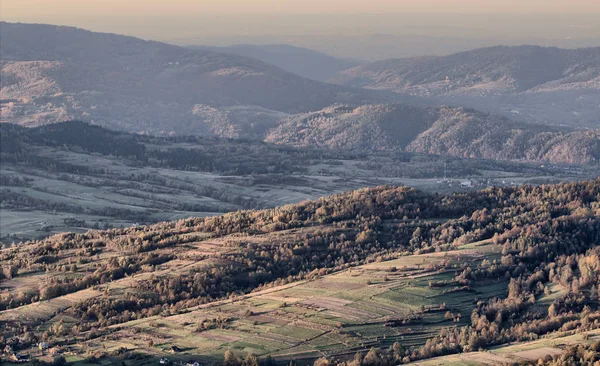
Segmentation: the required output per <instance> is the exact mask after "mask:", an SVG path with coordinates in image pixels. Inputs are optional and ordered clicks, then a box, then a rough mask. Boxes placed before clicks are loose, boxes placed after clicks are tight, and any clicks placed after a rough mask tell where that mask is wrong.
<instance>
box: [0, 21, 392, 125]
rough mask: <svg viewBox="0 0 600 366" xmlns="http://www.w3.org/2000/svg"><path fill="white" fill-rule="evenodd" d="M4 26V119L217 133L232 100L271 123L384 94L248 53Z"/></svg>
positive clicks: (242, 111) (247, 116) (251, 116)
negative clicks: (320, 79) (299, 72)
mask: <svg viewBox="0 0 600 366" xmlns="http://www.w3.org/2000/svg"><path fill="white" fill-rule="evenodd" d="M0 32H1V34H2V42H1V46H0V47H1V48H0V52H1V53H2V63H1V67H2V74H1V76H2V90H1V93H2V94H1V97H0V99H1V101H2V121H3V122H6V121H9V122H14V123H19V124H21V125H28V126H32V125H39V124H45V123H51V122H56V121H63V120H71V119H80V120H85V121H90V122H94V123H96V124H99V125H103V126H107V127H110V128H113V129H121V130H127V131H134V132H148V133H155V134H156V133H174V134H189V133H194V134H208V133H211V130H212V129H213V128H217V129H218V128H226V127H223V126H220V124H221V123H220V119H219V118H220V114H219V112H222V111H223V110H227V109H228V108H230V107H231V108H237V109H236V111H237V112H236V113H237V114H239V115H241V117H240V120H241V121H242V122H239V123H242V124H249V125H254V124H255V123H256V124H260V123H262V124H266V125H270V124H272V123H273V122H274V121H275V120H277V119H278V118H279V117H280V115H281V114H282V113H291V112H301V111H310V110H315V109H320V108H323V107H325V106H327V105H330V104H332V103H335V102H351V103H360V102H363V101H364V100H369V99H371V98H374V99H379V98H380V97H381V94H379V93H372V92H369V91H364V90H358V89H352V88H345V87H340V86H335V85H329V84H324V83H320V82H316V81H313V80H309V79H305V78H302V77H299V76H296V75H294V74H291V73H289V72H285V71H283V70H281V69H279V68H277V67H275V66H272V65H268V64H266V63H264V62H261V61H258V60H255V59H251V58H247V57H243V56H238V55H232V54H224V53H216V52H212V51H206V50H190V49H187V48H183V47H177V46H172V45H168V44H164V43H159V42H151V41H144V40H141V39H136V38H132V37H125V36H120V35H114V34H103V33H94V32H89V31H85V30H81V29H77V28H70V27H60V26H50V25H39V24H20V23H19V24H14V23H6V22H2V23H0ZM383 99H385V98H383ZM207 110H208V112H207ZM230 117H231V116H230ZM234 117H235V116H234ZM231 118H233V117H231ZM236 123H238V122H237V121H236ZM214 124H217V125H219V127H214Z"/></svg>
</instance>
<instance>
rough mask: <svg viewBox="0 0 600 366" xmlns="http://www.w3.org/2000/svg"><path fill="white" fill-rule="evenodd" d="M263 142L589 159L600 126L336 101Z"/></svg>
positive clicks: (598, 143)
mask: <svg viewBox="0 0 600 366" xmlns="http://www.w3.org/2000/svg"><path fill="white" fill-rule="evenodd" d="M265 141H268V142H273V143H279V144H287V145H293V146H319V147H330V148H344V149H357V150H371V151H382V150H383V151H410V152H421V153H427V154H437V155H449V156H459V157H469V158H486V159H497V160H527V161H548V162H553V163H571V164H590V163H597V162H598V161H599V159H600V133H599V131H598V130H590V131H573V130H570V129H566V128H556V127H551V126H544V125H532V124H526V123H520V122H514V121H511V120H508V119H506V118H504V117H498V116H493V115H489V114H486V113H482V112H478V111H475V110H471V109H465V108H458V107H421V106H410V105H403V104H386V105H365V106H361V107H358V108H352V107H344V106H336V107H329V108H325V109H323V110H321V111H318V112H310V113H304V114H299V115H295V116H291V117H288V118H287V119H285V121H284V122H283V123H282V124H281V125H279V126H278V127H277V128H274V129H273V130H271V131H270V132H269V134H268V135H267V137H266V139H265Z"/></svg>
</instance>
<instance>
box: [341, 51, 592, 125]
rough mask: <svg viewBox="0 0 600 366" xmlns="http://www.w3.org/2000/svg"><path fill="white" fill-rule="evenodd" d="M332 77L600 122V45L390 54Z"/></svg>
mask: <svg viewBox="0 0 600 366" xmlns="http://www.w3.org/2000/svg"><path fill="white" fill-rule="evenodd" d="M331 81H332V82H335V83H338V84H341V85H347V86H355V87H365V88H370V89H378V90H390V91H395V92H397V93H409V94H412V95H418V96H423V97H435V98H437V100H444V101H448V102H461V103H464V104H466V105H470V106H472V107H474V108H478V109H486V110H492V111H496V112H503V113H505V114H507V115H513V116H514V117H520V118H523V119H529V120H534V121H535V120H538V121H542V122H543V121H547V122H552V123H554V124H567V123H571V122H572V123H571V124H574V125H579V126H582V127H585V126H596V127H598V126H599V124H598V119H597V116H598V109H597V107H598V103H597V102H598V100H600V47H596V48H582V49H574V50H566V49H559V48H551V47H547V48H544V47H537V46H516V47H505V46H499V47H489V48H481V49H476V50H473V51H467V52H461V53H456V54H453V55H449V56H442V57H433V56H432V57H416V58H405V59H390V60H384V61H378V62H374V63H371V64H366V65H360V66H357V67H355V68H352V69H349V70H346V71H343V72H341V73H340V74H339V75H338V76H336V77H335V78H333V79H331Z"/></svg>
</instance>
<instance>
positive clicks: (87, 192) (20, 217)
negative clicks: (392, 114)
mask: <svg viewBox="0 0 600 366" xmlns="http://www.w3.org/2000/svg"><path fill="white" fill-rule="evenodd" d="M0 128H1V129H2V130H1V132H2V143H3V144H2V149H1V152H2V166H1V167H0V173H1V176H2V191H1V193H2V194H1V195H0V197H1V205H2V206H1V207H2V211H1V212H0V219H1V220H0V232H2V237H1V241H2V243H4V244H10V243H13V242H14V243H16V242H20V241H26V240H32V239H39V238H43V237H46V236H48V235H51V234H52V233H59V232H65V231H74V232H85V231H87V230H90V229H103V228H109V227H121V226H131V225H141V224H151V223H156V222H160V221H171V220H177V219H182V218H187V217H192V216H195V217H203V216H214V215H219V214H222V213H225V212H229V211H236V210H240V209H260V208H267V207H275V206H281V205H285V204H289V203H298V202H301V201H303V200H306V199H316V198H318V197H322V196H327V195H330V194H333V193H339V192H343V191H349V190H353V189H358V188H361V187H365V186H377V185H382V184H390V185H410V186H414V187H418V188H419V189H423V190H426V191H430V192H440V193H444V192H451V191H463V190H469V189H476V188H480V187H485V186H489V185H492V184H493V185H510V184H523V183H527V182H532V183H534V182H535V183H543V182H560V181H569V180H576V179H583V178H586V177H593V176H595V174H598V173H597V167H595V166H590V167H585V168H584V167H577V166H566V165H565V166H561V165H556V166H547V167H540V165H539V164H526V163H511V162H491V161H486V160H476V159H460V158H450V157H448V158H442V157H440V156H433V155H424V154H413V153H401V152H397V153H394V152H380V153H370V154H369V153H354V152H351V151H349V150H330V149H323V150H321V149H315V148H290V147H285V146H280V145H271V144H265V143H261V142H253V141H246V142H240V141H238V140H227V139H219V138H187V139H181V138H180V139H177V138H156V137H148V136H142V135H131V134H126V133H120V132H113V131H109V130H105V129H102V128H98V127H97V126H89V125H86V124H84V123H80V122H66V123H59V124H53V125H51V126H46V127H40V128H34V129H23V128H19V127H17V126H11V125H8V124H4V125H2V126H1V127H0ZM80 136H87V138H86V139H82V138H81V137H80ZM92 141H93V142H92ZM124 141H127V142H126V143H125V144H124V143H123V142H124ZM117 147H120V148H119V149H118V150H116V151H115V150H113V148H117ZM224 156H227V159H223V157H224ZM444 176H446V179H444ZM464 182H468V184H463V183H464Z"/></svg>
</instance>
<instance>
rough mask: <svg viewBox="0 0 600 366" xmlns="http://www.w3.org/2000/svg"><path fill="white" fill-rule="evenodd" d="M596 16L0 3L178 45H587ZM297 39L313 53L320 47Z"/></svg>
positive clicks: (374, 2)
mask: <svg viewBox="0 0 600 366" xmlns="http://www.w3.org/2000/svg"><path fill="white" fill-rule="evenodd" d="M598 17H600V0H160V1H159V0H0V18H1V19H2V20H3V21H9V22H25V23H47V24H57V25H70V26H76V27H80V28H85V29H89V30H93V31H102V32H111V33H120V34H126V35H131V36H137V37H141V38H145V39H155V40H161V41H166V42H171V43H176V44H200V43H202V44H231V43H243V42H251V43H272V42H287V40H288V38H283V39H282V38H281V37H288V36H289V37H321V36H332V35H335V36H361V35H375V34H385V35H419V36H431V37H462V38H465V37H466V38H469V37H471V38H476V37H480V38H481V37H484V38H487V39H491V40H497V42H498V43H500V42H509V41H510V42H513V43H514V42H517V43H518V41H514V39H515V38H519V37H521V38H523V39H524V40H523V42H531V40H532V39H534V40H535V39H541V38H547V39H586V40H589V39H600V25H599V24H600V22H598V20H597V19H598ZM525 38H526V39H525ZM294 39H295V40H297V42H296V43H295V44H300V45H302V44H304V45H307V46H311V45H314V46H315V47H316V44H315V41H317V40H313V41H311V42H312V43H307V42H308V41H307V40H306V39H305V38H302V39H300V38H294ZM290 42H292V41H290ZM323 47H324V48H328V47H330V45H329V44H327V45H324V46H323ZM338 47H342V46H340V45H338Z"/></svg>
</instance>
